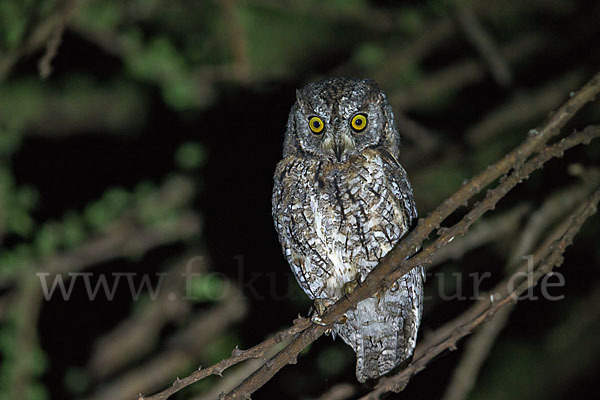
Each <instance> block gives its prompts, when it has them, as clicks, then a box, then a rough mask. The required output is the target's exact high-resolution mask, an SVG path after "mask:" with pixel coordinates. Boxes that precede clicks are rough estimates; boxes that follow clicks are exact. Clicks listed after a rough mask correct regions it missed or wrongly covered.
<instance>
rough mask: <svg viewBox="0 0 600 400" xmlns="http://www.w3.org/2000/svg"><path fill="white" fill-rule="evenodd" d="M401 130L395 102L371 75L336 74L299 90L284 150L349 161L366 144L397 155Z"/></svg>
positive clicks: (339, 161) (290, 117) (365, 147)
mask: <svg viewBox="0 0 600 400" xmlns="http://www.w3.org/2000/svg"><path fill="white" fill-rule="evenodd" d="M399 144H400V135H399V134H398V130H397V129H396V126H395V123H394V116H393V113H392V107H391V106H390V104H389V102H388V101H387V98H386V97H385V94H384V93H383V91H382V90H381V89H380V88H379V86H378V85H377V83H376V82H375V81H373V80H372V79H349V78H331V79H326V80H323V81H320V82H313V83H309V84H308V85H306V86H305V87H304V88H302V89H300V90H297V91H296V102H295V103H294V105H293V106H292V109H291V111H290V115H289V119H288V123H287V131H286V135H285V143H284V148H283V155H284V157H285V156H288V155H290V154H298V153H300V154H302V155H304V156H313V157H319V158H325V159H329V160H330V161H332V162H338V163H341V162H346V161H347V160H348V159H349V158H350V157H352V156H353V155H356V154H360V153H361V152H362V151H363V150H365V149H367V148H384V149H385V150H387V151H388V152H389V153H391V154H392V155H394V156H396V157H397V156H398V151H399V148H398V147H399Z"/></svg>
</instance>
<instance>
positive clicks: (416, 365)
mask: <svg viewBox="0 0 600 400" xmlns="http://www.w3.org/2000/svg"><path fill="white" fill-rule="evenodd" d="M598 92H600V74H596V75H595V76H594V77H593V78H592V79H591V80H590V81H589V82H588V83H587V84H586V85H584V86H583V88H581V90H580V91H579V92H577V93H572V96H571V98H570V99H569V100H568V101H567V102H566V103H565V104H563V105H562V106H561V107H560V108H559V109H558V110H557V111H556V112H555V113H554V114H553V115H552V116H551V117H550V118H549V120H548V121H547V122H546V123H545V124H544V125H543V126H542V127H541V128H540V129H539V130H532V131H530V132H529V136H528V137H527V139H526V140H525V141H524V142H523V143H522V144H521V145H519V146H518V147H516V148H515V149H514V150H512V151H511V152H510V153H508V154H506V155H505V156H504V157H503V158H502V159H500V160H499V161H498V162H496V163H495V164H493V165H490V166H489V167H488V168H487V169H486V170H484V171H483V172H481V173H480V174H478V175H476V176H475V177H474V178H473V179H471V180H470V181H468V182H466V183H465V184H464V185H463V186H462V187H461V188H460V189H459V190H458V191H457V192H455V193H454V194H453V195H451V196H450V197H449V198H447V199H446V200H445V201H443V202H442V203H441V204H440V205H439V206H438V207H437V208H436V209H435V210H434V211H432V212H431V213H430V214H429V215H428V216H427V217H425V218H422V219H420V220H419V223H418V225H417V226H416V227H415V229H414V230H413V231H412V232H411V233H410V234H409V235H407V236H406V237H405V238H404V239H403V240H402V241H400V243H399V244H398V245H397V246H396V248H395V249H394V250H392V251H391V252H390V253H388V254H387V255H386V256H385V257H384V258H383V259H382V261H381V262H380V263H379V265H378V266H377V267H376V268H375V269H374V270H373V271H372V272H371V273H370V274H369V275H368V276H367V278H366V279H365V281H364V282H362V284H361V285H360V286H359V287H357V288H356V290H355V291H354V292H353V293H351V294H350V295H348V296H346V297H344V298H342V299H340V300H339V301H338V302H337V303H335V304H334V305H333V306H331V307H330V308H329V309H328V310H327V311H326V312H325V313H324V315H323V316H322V317H321V319H322V321H323V322H324V323H325V324H327V325H331V324H333V323H335V322H336V321H337V320H338V319H339V318H340V317H341V316H342V315H343V314H344V313H345V312H346V311H347V310H348V309H350V308H351V307H353V306H355V305H356V304H357V303H358V302H360V301H361V300H363V299H365V298H367V297H369V296H372V295H373V294H374V293H375V292H376V291H378V290H381V289H383V288H386V287H389V286H390V285H391V284H392V283H393V282H394V281H396V280H397V279H399V278H400V277H402V276H403V275H404V274H406V273H407V272H408V271H410V270H411V269H412V268H414V267H415V266H417V265H427V264H429V263H430V262H431V259H432V257H433V256H434V255H435V254H436V252H437V251H438V250H439V249H440V248H442V247H444V246H445V245H446V244H448V243H449V242H451V241H452V240H453V239H454V237H456V236H459V235H464V234H465V233H466V232H467V230H468V228H469V227H470V226H471V225H472V224H473V223H474V222H475V221H476V220H477V219H478V218H479V217H481V216H482V215H483V214H485V212H487V211H489V210H492V209H493V208H494V207H495V205H496V204H497V203H498V201H499V200H500V199H502V198H503V197H504V196H505V195H506V194H507V193H508V192H509V191H510V190H511V189H512V188H514V187H515V186H516V185H518V184H519V183H521V182H522V181H523V180H525V179H527V178H528V177H529V174H531V173H532V172H533V171H535V170H536V169H539V168H541V167H542V166H543V165H544V164H545V163H546V162H547V161H549V160H550V159H552V158H555V157H561V156H562V154H563V153H564V151H566V150H568V149H569V148H571V147H573V146H575V145H578V144H581V143H586V144H587V143H589V142H590V141H591V140H592V139H594V138H596V137H598V136H600V127H599V126H591V127H588V128H586V129H585V130H583V131H581V132H576V133H574V134H572V135H569V136H567V137H566V138H564V139H562V140H561V141H559V142H558V143H555V144H553V145H546V144H547V143H548V141H549V140H550V139H552V138H553V137H554V136H556V135H558V133H559V132H560V130H561V128H562V127H564V125H565V124H566V123H567V122H568V121H569V120H570V119H571V118H572V117H573V116H574V115H575V113H577V111H579V110H580V109H581V108H582V107H583V106H584V105H585V104H586V103H588V102H590V101H592V100H593V99H594V98H595V96H596V95H597V94H598ZM532 156H533V157H532ZM530 157H531V158H530ZM511 171H512V172H511ZM509 173H510V174H509ZM499 178H500V180H499V184H498V185H497V187H496V188H494V189H492V190H488V192H487V195H486V197H485V198H484V199H483V200H482V201H480V202H478V203H476V204H474V205H473V207H472V208H471V210H470V211H469V212H468V213H467V214H466V215H465V216H464V217H463V218H462V219H461V220H460V221H459V222H458V223H456V224H455V225H453V226H452V227H450V228H440V227H441V224H442V222H443V221H444V220H445V219H446V218H447V217H448V216H449V215H451V214H452V213H453V212H454V211H456V210H457V209H458V208H459V207H460V206H462V205H465V206H466V205H467V204H468V202H469V200H470V199H472V198H473V197H474V196H475V195H477V194H478V193H479V192H481V190H483V189H484V188H486V187H487V186H488V185H490V184H491V183H493V182H494V181H496V180H498V179H499ZM598 196H600V194H599V193H598V192H597V193H596V194H595V195H594V197H593V199H592V200H594V201H595V202H594V201H592V202H590V203H588V204H587V205H586V207H585V208H584V210H583V211H582V212H581V213H580V214H578V215H576V216H575V217H574V221H575V222H573V224H572V226H571V225H570V226H569V227H568V229H566V233H565V234H564V235H563V237H562V239H561V240H560V241H559V242H558V243H554V244H552V243H547V244H546V248H547V252H548V253H549V254H546V255H544V256H543V257H539V258H538V260H539V259H541V258H544V260H543V261H542V262H541V263H540V267H538V269H537V270H536V271H540V272H542V271H546V272H547V271H549V270H551V268H552V267H553V266H554V265H557V264H558V263H559V261H561V260H562V253H563V252H564V250H565V248H566V246H567V245H568V244H569V243H570V242H571V240H572V238H573V236H574V235H575V233H576V232H577V231H578V229H579V227H580V226H581V224H583V221H585V219H586V218H587V217H588V216H589V215H591V211H592V210H593V209H594V206H595V204H597V202H598ZM434 230H437V233H438V235H439V237H438V238H437V239H436V240H435V241H434V242H433V243H432V244H429V245H428V246H426V247H424V248H423V250H422V251H421V252H420V253H418V254H416V255H414V256H413V257H412V258H409V259H408V257H410V256H411V255H413V253H414V252H415V250H416V249H418V248H420V247H421V245H422V244H423V242H424V241H425V240H426V239H427V238H428V236H429V235H430V234H431V233H432V232H433V231H434ZM542 248H544V247H543V246H542ZM544 273H545V272H544ZM526 288H527V286H526V284H522V285H521V286H519V287H518V288H517V293H520V292H519V290H525V289H526ZM494 299H495V298H494ZM510 301H513V299H512V297H510V296H506V297H503V298H502V300H500V301H495V300H494V302H492V305H491V306H490V307H493V312H495V311H496V310H497V309H499V308H500V307H501V306H502V304H507V303H508V302H510ZM490 307H488V305H486V308H490ZM484 311H485V309H481V306H479V305H477V307H476V308H474V309H471V310H470V311H469V312H468V313H465V314H463V315H461V316H460V317H458V318H457V319H456V320H455V321H458V324H456V323H454V324H452V325H451V327H454V326H459V328H457V329H454V328H453V329H452V331H451V332H449V333H450V336H449V337H448V335H447V334H446V335H442V334H441V333H439V334H437V335H432V336H433V337H434V339H435V338H438V339H439V335H442V340H441V341H438V342H433V343H434V345H433V347H432V348H431V349H429V350H428V351H427V352H426V353H425V354H423V353H422V352H421V354H420V355H419V352H417V353H416V358H415V361H414V362H413V363H412V364H411V365H410V366H409V367H408V368H407V369H405V370H404V371H408V372H404V371H403V372H401V373H400V374H398V375H396V376H395V377H394V378H386V379H384V380H382V383H381V384H380V386H379V387H378V389H376V390H377V393H380V392H381V393H383V392H385V391H387V390H388V389H391V388H397V387H398V386H399V385H401V384H402V383H404V384H405V383H406V382H407V381H408V379H409V378H410V376H412V375H413V374H414V373H416V372H418V371H420V370H422V369H423V368H425V365H426V364H427V363H428V362H429V361H430V360H431V359H432V358H433V356H434V355H435V354H439V353H440V352H441V351H443V350H445V349H447V348H452V347H453V346H455V343H456V341H457V340H458V339H459V338H461V337H463V336H465V335H467V334H468V333H470V332H471V331H472V330H473V329H474V328H475V327H476V326H478V325H480V324H481V323H483V322H484V321H485V320H486V319H487V317H486V316H488V314H487V313H484ZM471 312H476V314H474V315H473V314H471ZM489 316H491V314H489ZM449 326H450V324H449ZM326 329H327V326H320V325H314V324H311V323H310V322H309V321H308V320H307V319H301V320H300V321H299V322H297V323H296V324H295V325H294V326H292V327H291V328H290V329H288V330H287V331H284V332H285V333H286V334H287V335H294V334H297V336H296V337H295V339H294V340H293V341H292V342H291V343H290V344H289V345H288V346H287V347H285V348H284V349H283V350H281V351H280V352H279V353H278V354H276V355H275V356H274V357H272V358H270V359H269V360H268V361H266V362H265V364H264V365H263V366H262V367H261V368H259V369H258V370H257V371H255V372H254V373H253V374H252V375H250V376H249V377H248V378H247V379H246V380H244V381H243V382H242V383H241V384H240V385H239V386H238V387H236V388H235V389H234V390H232V391H231V392H230V393H228V394H227V395H225V396H223V398H225V399H239V398H249V397H250V395H251V394H252V393H254V392H255V391H256V390H257V389H259V388H260V387H261V386H263V385H264V384H265V383H266V382H267V381H269V380H270V379H271V378H272V377H273V376H274V375H275V374H276V373H277V372H278V371H279V370H280V369H281V368H283V367H284V366H285V365H287V364H294V363H295V362H296V358H297V356H298V354H299V353H300V352H301V351H302V350H303V349H304V348H305V347H306V346H307V345H309V344H310V343H312V342H313V341H315V340H316V339H317V338H319V337H320V336H321V335H322V334H323V333H325V331H326ZM438 332H439V331H438ZM453 332H456V333H453ZM445 339H449V340H450V341H448V340H445ZM427 342H428V343H431V341H427ZM436 343H437V344H436ZM273 344H274V342H273V338H271V339H268V340H267V341H265V342H262V343H260V344H258V345H256V346H254V347H252V348H251V349H249V350H246V351H240V350H237V349H236V350H234V353H233V354H232V357H230V358H228V359H225V360H222V361H221V362H219V363H217V364H215V365H214V366H212V367H210V368H207V369H206V370H200V371H196V372H195V373H193V374H192V375H190V376H188V377H186V378H183V379H178V380H177V381H175V382H174V384H173V386H172V387H170V388H168V389H166V390H164V391H162V392H160V393H158V394H156V395H154V396H151V397H144V396H142V395H140V397H139V399H140V400H141V399H145V400H164V399H167V398H168V397H169V396H170V395H172V394H173V393H175V392H177V391H179V390H180V389H182V388H184V387H186V386H188V385H190V384H192V383H194V382H196V381H198V380H200V379H202V378H204V377H205V376H208V375H211V374H220V373H221V372H222V371H223V370H224V369H225V368H228V367H230V366H231V365H234V364H236V363H238V362H241V361H244V360H246V359H248V358H253V357H260V356H261V355H262V354H264V351H265V350H266V349H267V348H269V347H270V346H272V345H273ZM425 344H426V343H425ZM450 344H451V345H450ZM421 348H424V347H423V345H422V346H421ZM425 348H426V347H425ZM240 352H241V353H240ZM203 371H204V372H203ZM411 371H414V372H411Z"/></svg>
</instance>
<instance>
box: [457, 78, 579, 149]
mask: <svg viewBox="0 0 600 400" xmlns="http://www.w3.org/2000/svg"><path fill="white" fill-rule="evenodd" d="M582 81H583V78H582V76H581V73H580V72H579V71H572V72H569V73H566V74H564V76H561V77H557V78H556V79H552V82H551V83H550V84H548V85H546V86H544V87H542V88H539V89H535V90H532V91H518V92H517V93H515V95H514V96H512V97H511V98H510V99H508V100H507V101H506V103H504V104H502V105H500V106H499V107H496V108H495V109H494V111H492V112H491V113H489V114H487V115H485V116H484V117H483V118H482V119H481V120H480V121H479V122H477V123H476V124H475V125H473V126H471V127H469V128H468V129H467V131H466V133H465V137H466V139H467V142H468V143H469V144H470V145H472V146H479V145H481V144H483V143H485V142H486V141H488V140H490V139H492V138H493V137H494V136H496V135H499V134H501V133H502V132H506V131H507V129H510V128H511V127H513V126H519V124H528V123H529V122H530V121H532V120H534V119H535V118H539V117H540V116H542V115H544V114H545V113H546V112H548V110H551V109H553V108H555V107H557V106H558V105H560V103H561V102H562V101H563V98H564V95H565V93H567V92H568V91H569V90H570V88H572V87H574V86H575V85H579V84H580V83H581V82H582Z"/></svg>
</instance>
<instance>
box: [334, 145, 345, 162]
mask: <svg viewBox="0 0 600 400" xmlns="http://www.w3.org/2000/svg"><path fill="white" fill-rule="evenodd" d="M333 154H335V158H336V159H337V160H338V161H342V155H343V154H344V148H343V147H342V145H341V144H340V143H336V144H334V145H333Z"/></svg>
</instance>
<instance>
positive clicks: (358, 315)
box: [336, 271, 423, 382]
mask: <svg viewBox="0 0 600 400" xmlns="http://www.w3.org/2000/svg"><path fill="white" fill-rule="evenodd" d="M413 272H414V274H413ZM413 272H411V273H409V274H407V275H406V276H405V277H403V278H401V279H400V280H399V281H398V286H396V287H395V289H396V290H392V289H388V290H387V291H386V292H385V293H384V294H380V295H378V296H377V297H372V298H368V299H365V300H363V301H361V302H360V303H358V305H357V306H356V309H354V310H351V311H349V312H348V313H347V314H346V315H347V320H346V323H345V324H343V325H337V326H336V327H337V329H336V330H337V333H338V334H339V335H340V336H341V337H342V339H344V341H345V342H346V343H348V344H349V345H350V346H352V348H353V349H354V351H355V353H356V378H357V379H358V381H359V382H365V381H366V380H368V379H376V378H379V377H380V376H382V375H384V374H386V373H388V372H390V371H391V370H392V369H394V368H395V367H396V366H398V365H399V364H400V363H402V362H404V361H407V360H408V359H410V357H412V354H413V351H414V349H415V345H416V339H417V331H418V329H419V323H420V320H421V313H422V300H423V299H422V293H423V291H422V288H423V281H422V278H421V276H420V275H421V273H420V272H421V271H413Z"/></svg>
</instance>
